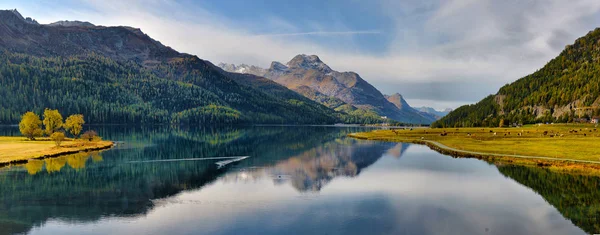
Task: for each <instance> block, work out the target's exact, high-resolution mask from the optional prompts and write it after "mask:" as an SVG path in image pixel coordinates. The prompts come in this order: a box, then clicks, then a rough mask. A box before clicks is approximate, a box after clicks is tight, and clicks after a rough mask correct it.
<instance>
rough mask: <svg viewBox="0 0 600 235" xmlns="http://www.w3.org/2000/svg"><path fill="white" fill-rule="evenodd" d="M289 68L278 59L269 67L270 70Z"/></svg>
mask: <svg viewBox="0 0 600 235" xmlns="http://www.w3.org/2000/svg"><path fill="white" fill-rule="evenodd" d="M287 69H288V67H287V66H285V65H284V64H282V63H279V62H277V61H273V62H271V67H270V68H269V70H271V71H284V70H287Z"/></svg>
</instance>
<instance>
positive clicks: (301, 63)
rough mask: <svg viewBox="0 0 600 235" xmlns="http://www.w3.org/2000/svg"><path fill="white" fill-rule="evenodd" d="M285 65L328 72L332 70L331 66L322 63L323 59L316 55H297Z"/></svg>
mask: <svg viewBox="0 0 600 235" xmlns="http://www.w3.org/2000/svg"><path fill="white" fill-rule="evenodd" d="M287 67H290V68H303V69H314V70H319V71H321V72H324V73H329V72H331V71H332V70H331V68H329V66H327V65H326V64H325V63H323V61H321V59H319V57H318V56H316V55H304V54H301V55H297V56H295V57H294V58H293V59H292V60H290V62H288V63H287Z"/></svg>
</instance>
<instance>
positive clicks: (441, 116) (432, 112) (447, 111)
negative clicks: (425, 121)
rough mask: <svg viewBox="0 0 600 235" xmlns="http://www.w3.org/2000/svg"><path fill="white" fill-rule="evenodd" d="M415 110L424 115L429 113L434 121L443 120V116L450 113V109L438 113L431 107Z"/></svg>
mask: <svg viewBox="0 0 600 235" xmlns="http://www.w3.org/2000/svg"><path fill="white" fill-rule="evenodd" d="M415 109H416V110H418V111H419V112H424V113H429V114H432V115H434V116H435V117H436V119H440V118H443V117H444V116H446V115H448V114H449V113H450V112H452V109H451V108H447V109H444V110H442V111H438V110H436V109H434V108H432V107H424V106H423V107H417V108H415Z"/></svg>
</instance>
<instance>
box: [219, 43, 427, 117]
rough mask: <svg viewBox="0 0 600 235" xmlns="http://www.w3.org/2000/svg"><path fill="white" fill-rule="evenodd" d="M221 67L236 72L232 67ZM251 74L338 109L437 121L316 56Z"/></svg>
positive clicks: (276, 64)
mask: <svg viewBox="0 0 600 235" xmlns="http://www.w3.org/2000/svg"><path fill="white" fill-rule="evenodd" d="M221 68H223V69H225V70H228V71H230V72H236V71H235V70H232V68H234V67H232V66H221ZM257 71H261V70H257ZM251 73H253V74H255V75H258V76H264V77H266V78H269V79H271V80H273V81H275V82H277V83H279V84H282V85H284V86H286V87H287V88H289V89H291V90H294V91H296V92H298V93H300V94H302V95H304V96H306V97H308V98H309V99H312V100H314V101H317V102H319V103H322V104H324V105H326V106H328V107H330V108H333V109H336V110H337V111H341V112H356V111H357V110H360V112H363V113H365V114H368V115H370V116H387V117H388V118H390V119H393V120H396V121H400V122H407V123H422V124H429V123H431V122H432V121H434V120H436V119H435V118H433V117H431V116H430V115H424V114H422V113H419V112H418V111H416V110H414V109H412V108H399V107H397V106H395V105H394V104H392V103H391V102H390V101H388V100H387V99H386V97H385V96H384V95H383V94H382V93H381V92H380V91H379V90H377V89H376V88H375V87H373V86H372V85H371V84H369V83H368V82H367V81H365V80H364V79H362V78H361V77H360V75H358V74H356V73H354V72H338V71H335V70H333V69H331V68H330V67H329V66H328V65H327V64H325V63H324V62H323V61H321V59H320V58H319V57H318V56H316V55H297V56H295V57H294V58H292V60H290V61H289V62H288V63H286V64H285V65H284V64H282V63H280V62H272V63H271V66H270V68H269V69H267V70H266V73H264V74H263V73H262V71H261V72H258V73H257V72H251Z"/></svg>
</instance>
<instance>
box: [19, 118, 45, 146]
mask: <svg viewBox="0 0 600 235" xmlns="http://www.w3.org/2000/svg"><path fill="white" fill-rule="evenodd" d="M41 125H42V121H40V116H38V115H37V114H35V113H33V112H27V113H25V114H23V117H22V118H21V122H20V123H19V130H20V131H21V134H23V135H24V136H26V137H27V138H29V139H30V140H35V137H38V136H41V135H42V127H41Z"/></svg>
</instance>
